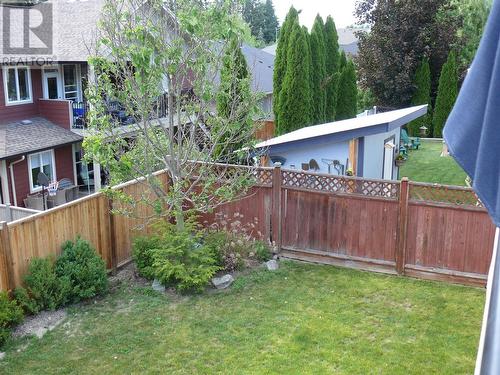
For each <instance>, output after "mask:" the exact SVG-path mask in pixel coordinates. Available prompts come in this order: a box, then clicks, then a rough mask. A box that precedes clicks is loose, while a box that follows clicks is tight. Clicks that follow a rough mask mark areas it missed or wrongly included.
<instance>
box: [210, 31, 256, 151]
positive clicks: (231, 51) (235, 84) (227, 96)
mask: <svg viewBox="0 0 500 375" xmlns="http://www.w3.org/2000/svg"><path fill="white" fill-rule="evenodd" d="M220 77H221V78H220V85H221V87H220V90H219V92H218V95H217V101H216V104H217V113H218V115H219V116H220V117H221V118H223V119H225V120H227V121H233V122H234V126H249V124H248V123H247V121H246V119H248V108H247V107H246V106H245V104H244V103H245V101H246V100H247V98H248V97H249V93H250V80H249V73H248V67H247V62H246V60H245V56H244V55H243V52H241V47H240V43H239V42H238V40H237V39H236V38H233V39H232V40H231V41H230V43H228V45H227V46H226V51H225V53H224V57H223V60H222V68H221V72H220ZM224 138H225V137H224V136H222V139H221V140H220V143H221V145H220V147H219V148H220V149H233V150H234V151H236V150H238V149H239V148H240V147H241V145H239V144H224V141H225V139H224ZM223 146H224V147H223Z"/></svg>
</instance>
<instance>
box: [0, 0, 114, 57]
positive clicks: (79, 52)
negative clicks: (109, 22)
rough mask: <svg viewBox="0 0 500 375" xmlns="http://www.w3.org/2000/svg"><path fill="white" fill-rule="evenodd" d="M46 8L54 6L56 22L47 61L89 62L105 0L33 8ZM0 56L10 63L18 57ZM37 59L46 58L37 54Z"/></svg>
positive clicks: (52, 0) (63, 0)
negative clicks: (90, 50)
mask: <svg viewBox="0 0 500 375" xmlns="http://www.w3.org/2000/svg"><path fill="white" fill-rule="evenodd" d="M46 4H51V5H52V20H53V21H52V28H53V30H52V35H49V38H51V39H52V43H53V45H52V54H51V55H47V58H51V59H53V61H68V62H69V61H87V59H88V57H89V49H90V47H91V46H92V42H93V41H94V40H95V35H96V30H97V20H98V19H99V18H100V16H101V10H102V7H103V5H104V0H85V1H75V0H49V1H47V2H42V3H41V4H39V5H34V6H33V8H35V9H36V8H37V7H41V6H45V5H46ZM2 8H3V6H2ZM2 11H5V9H2ZM4 18H5V17H4ZM39 32H40V31H39ZM42 32H43V31H42ZM46 32H49V31H48V30H47V31H46ZM0 56H1V57H8V58H11V59H12V58H15V57H16V56H13V55H3V54H0ZM36 56H43V55H38V54H36ZM17 57H24V58H25V57H32V55H26V56H21V55H19V56H17Z"/></svg>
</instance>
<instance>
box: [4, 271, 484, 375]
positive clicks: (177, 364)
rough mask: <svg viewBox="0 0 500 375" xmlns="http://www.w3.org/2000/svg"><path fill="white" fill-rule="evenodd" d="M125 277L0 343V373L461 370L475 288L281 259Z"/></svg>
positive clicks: (479, 300) (478, 297) (470, 351)
mask: <svg viewBox="0 0 500 375" xmlns="http://www.w3.org/2000/svg"><path fill="white" fill-rule="evenodd" d="M133 275H134V274H133V272H132V274H131V273H130V272H129V273H128V276H126V277H123V278H120V277H118V278H117V282H116V283H115V285H113V283H112V287H111V292H110V293H109V294H108V295H107V296H106V297H104V298H99V299H97V300H94V301H90V302H86V303H83V304H80V305H76V306H73V307H71V306H70V307H68V308H67V311H68V318H67V319H66V320H65V321H64V322H63V323H62V324H61V325H60V326H59V327H57V328H56V329H54V330H53V331H50V332H48V333H47V334H46V335H45V336H44V337H43V338H42V339H36V338H33V339H29V340H28V341H26V339H23V340H22V341H21V340H17V341H16V340H15V339H14V340H11V341H10V342H8V344H7V346H6V348H5V350H6V351H7V353H6V356H5V359H4V360H3V361H1V362H0V373H2V374H21V373H22V374H35V373H37V374H38V373H72V372H75V371H76V372H78V373H80V374H95V373H107V374H122V373H168V374H193V373H211V374H212V373H241V374H261V373H314V374H320V373H346V374H349V373H391V374H409V373H414V374H424V373H440V374H466V373H472V372H473V368H474V360H475V355H476V348H477V343H478V338H479V332H480V327H481V318H482V309H483V302H484V291H483V290H482V289H475V288H466V287H461V286H454V285H447V284H444V283H435V282H424V281H418V280H412V279H407V278H399V277H394V276H384V275H378V274H371V273H365V272H359V271H354V270H348V269H339V268H335V267H331V266H317V265H310V264H301V263H288V262H285V263H281V267H280V269H279V270H277V271H275V272H269V271H266V270H265V269H259V270H253V271H249V273H248V274H243V275H241V276H240V277H237V278H236V281H235V282H234V284H233V285H232V286H231V287H230V288H229V289H228V290H224V291H220V292H212V293H206V292H205V293H203V294H200V295H190V296H181V295H179V294H177V293H165V294H160V293H156V292H154V291H152V289H151V287H150V286H149V284H146V283H144V282H143V281H142V280H141V279H137V280H136V279H135V276H133ZM21 345H22V346H23V349H24V350H22V351H20V352H17V349H18V348H19V347H20V346H21Z"/></svg>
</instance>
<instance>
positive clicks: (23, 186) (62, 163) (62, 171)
mask: <svg viewBox="0 0 500 375" xmlns="http://www.w3.org/2000/svg"><path fill="white" fill-rule="evenodd" d="M54 158H55V161H56V176H57V179H58V180H61V179H63V178H69V179H70V180H71V181H73V180H74V174H73V157H72V147H71V145H67V146H63V147H59V148H56V149H54ZM19 159H20V157H18V158H14V159H8V160H7V173H8V175H9V191H10V199H11V204H14V199H13V195H12V180H11V177H10V168H9V166H10V163H12V162H13V161H16V160H19ZM13 169H14V179H15V185H16V193H17V194H16V197H17V205H18V206H21V207H24V202H23V199H24V198H26V196H27V195H28V194H30V183H29V175H28V156H27V155H26V159H25V160H24V161H22V162H20V163H18V164H15V165H14V167H13Z"/></svg>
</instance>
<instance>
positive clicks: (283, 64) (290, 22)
mask: <svg viewBox="0 0 500 375" xmlns="http://www.w3.org/2000/svg"><path fill="white" fill-rule="evenodd" d="M298 25H299V14H298V13H297V11H296V10H295V8H294V7H291V8H290V10H289V11H288V14H287V16H286V18H285V22H283V25H282V27H281V30H280V36H279V39H278V45H277V47H276V59H275V60H274V73H273V97H274V100H273V111H274V122H275V125H276V128H277V129H278V128H279V126H280V124H279V123H280V118H279V114H280V103H279V102H280V98H281V95H280V94H281V86H282V85H283V81H284V79H285V73H286V68H287V57H288V56H287V55H288V41H289V39H290V34H291V31H292V28H293V27H294V26H298Z"/></svg>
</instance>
